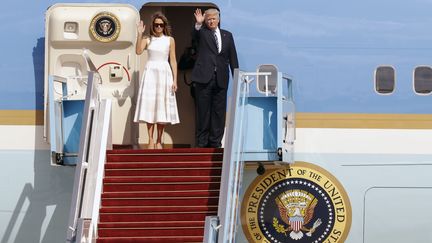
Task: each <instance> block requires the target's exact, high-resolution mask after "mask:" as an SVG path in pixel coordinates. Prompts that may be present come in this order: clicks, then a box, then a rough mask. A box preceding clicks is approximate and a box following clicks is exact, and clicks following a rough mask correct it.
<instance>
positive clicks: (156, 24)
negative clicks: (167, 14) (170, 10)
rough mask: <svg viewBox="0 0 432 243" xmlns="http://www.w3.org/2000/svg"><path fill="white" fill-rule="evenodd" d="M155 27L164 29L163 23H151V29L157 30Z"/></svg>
mask: <svg viewBox="0 0 432 243" xmlns="http://www.w3.org/2000/svg"><path fill="white" fill-rule="evenodd" d="M157 27H160V28H163V27H165V24H164V23H162V24H160V23H153V28H157Z"/></svg>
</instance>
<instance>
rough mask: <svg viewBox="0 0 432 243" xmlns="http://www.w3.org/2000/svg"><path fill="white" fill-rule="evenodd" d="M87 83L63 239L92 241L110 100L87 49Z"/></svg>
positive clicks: (96, 218)
mask: <svg viewBox="0 0 432 243" xmlns="http://www.w3.org/2000/svg"><path fill="white" fill-rule="evenodd" d="M83 57H84V59H85V60H86V62H87V66H88V85H87V90H86V100H85V105H84V113H83V120H82V126H81V134H80V146H79V154H78V161H77V165H76V170H75V179H74V188H73V193H72V202H71V210H70V214H69V223H68V229H67V238H66V242H79V243H81V242H92V241H94V239H95V238H96V237H97V222H98V218H99V206H100V201H101V191H102V179H103V171H104V165H105V156H106V149H107V147H110V146H111V145H110V144H108V143H109V142H108V138H109V137H110V134H109V133H110V119H111V100H108V99H107V100H101V99H100V96H99V87H100V84H101V76H100V75H99V73H98V72H97V69H96V67H95V66H94V64H93V62H92V61H91V59H90V57H89V55H88V54H87V51H86V50H84V52H83Z"/></svg>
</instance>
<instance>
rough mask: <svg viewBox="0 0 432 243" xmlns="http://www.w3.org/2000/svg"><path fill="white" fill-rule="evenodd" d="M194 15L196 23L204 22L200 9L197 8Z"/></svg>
mask: <svg viewBox="0 0 432 243" xmlns="http://www.w3.org/2000/svg"><path fill="white" fill-rule="evenodd" d="M194 15H195V20H196V22H197V24H202V23H203V22H204V15H203V14H202V12H201V9H199V8H197V9H196V10H195V13H194Z"/></svg>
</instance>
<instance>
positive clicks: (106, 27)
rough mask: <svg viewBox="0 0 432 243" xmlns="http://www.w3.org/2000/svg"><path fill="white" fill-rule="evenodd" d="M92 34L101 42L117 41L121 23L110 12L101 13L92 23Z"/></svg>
mask: <svg viewBox="0 0 432 243" xmlns="http://www.w3.org/2000/svg"><path fill="white" fill-rule="evenodd" d="M90 33H91V35H92V36H93V38H95V39H96V40H98V41H100V42H111V41H115V40H116V39H117V38H118V36H119V35H120V21H119V20H118V19H117V17H116V16H115V15H114V14H112V13H110V12H100V13H98V14H97V15H96V16H94V17H93V19H92V21H91V23H90Z"/></svg>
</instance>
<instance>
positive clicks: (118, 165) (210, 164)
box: [105, 160, 222, 169]
mask: <svg viewBox="0 0 432 243" xmlns="http://www.w3.org/2000/svg"><path fill="white" fill-rule="evenodd" d="M221 166H222V161H201V160H200V161H194V162H189V161H187V162H169V163H168V162H164V163H160V162H115V163H114V162H113V163H108V164H106V165H105V169H140V168H149V169H169V168H172V169H184V168H190V167H193V168H200V167H202V168H214V167H219V168H220V167H221Z"/></svg>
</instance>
